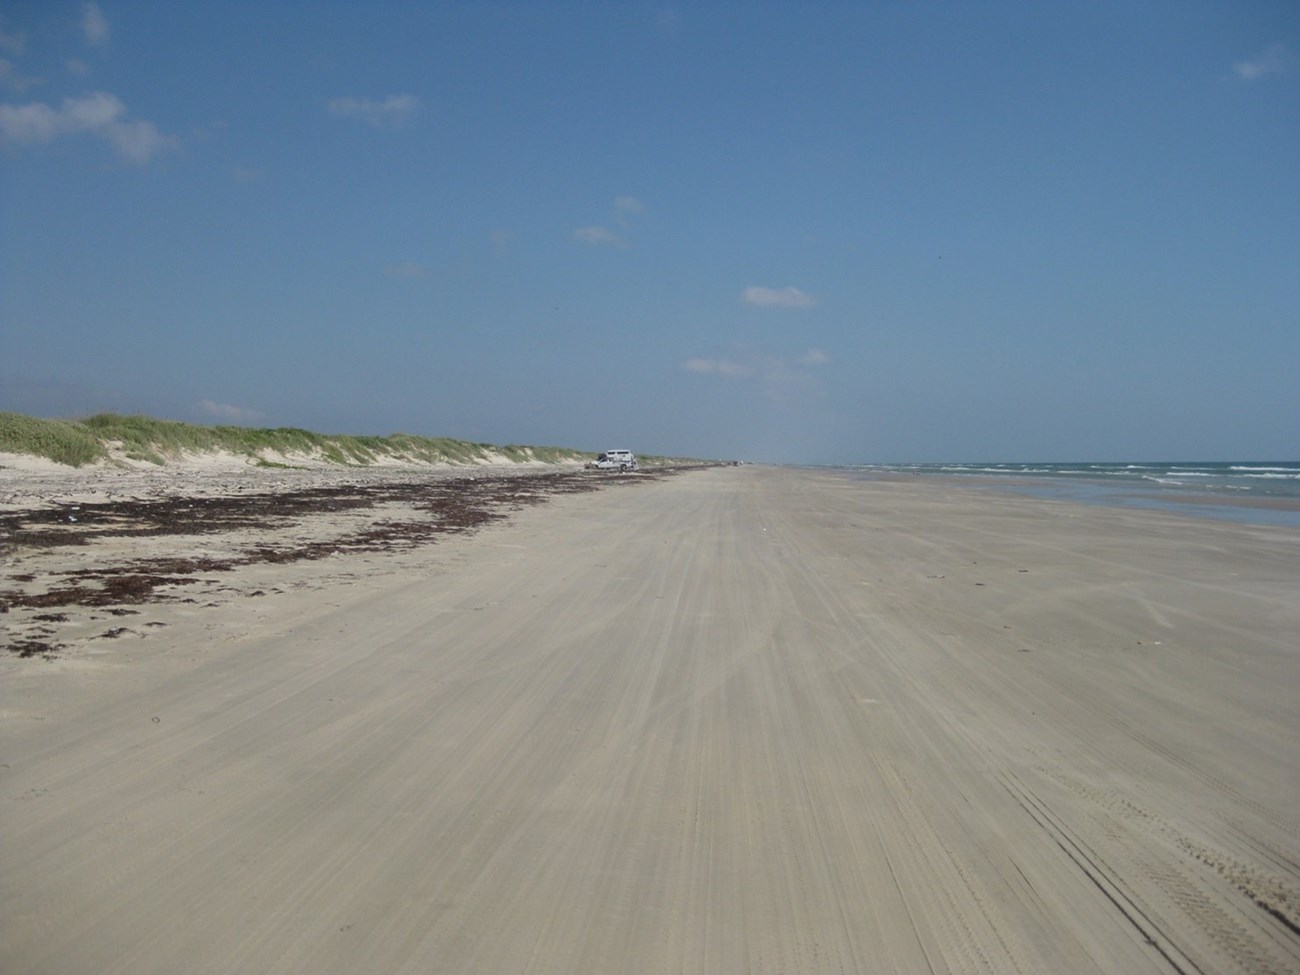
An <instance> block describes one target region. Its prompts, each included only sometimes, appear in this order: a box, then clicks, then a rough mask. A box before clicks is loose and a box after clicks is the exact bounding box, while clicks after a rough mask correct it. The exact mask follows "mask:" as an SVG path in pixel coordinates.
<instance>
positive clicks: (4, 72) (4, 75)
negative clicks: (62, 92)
mask: <svg viewBox="0 0 1300 975" xmlns="http://www.w3.org/2000/svg"><path fill="white" fill-rule="evenodd" d="M39 84H41V79H40V78H30V77H28V76H27V75H25V74H23V73H22V71H20V70H19V68H18V65H16V64H14V63H13V62H12V61H10V60H9V59H8V58H0V85H3V86H4V87H5V88H8V89H9V90H10V91H16V92H18V93H20V94H21V93H22V92H24V91H26V90H27V89H28V88H33V87H35V86H36V85H39Z"/></svg>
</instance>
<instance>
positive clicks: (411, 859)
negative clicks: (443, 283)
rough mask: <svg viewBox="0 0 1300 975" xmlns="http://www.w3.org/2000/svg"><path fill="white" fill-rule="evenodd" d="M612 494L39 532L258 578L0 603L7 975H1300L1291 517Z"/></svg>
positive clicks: (672, 479) (37, 578)
mask: <svg viewBox="0 0 1300 975" xmlns="http://www.w3.org/2000/svg"><path fill="white" fill-rule="evenodd" d="M576 476H577V477H582V475H576ZM606 487H607V489H604V490H595V491H567V490H558V491H554V492H550V493H548V494H547V496H546V497H545V498H544V499H541V501H542V503H518V504H515V503H511V502H509V501H508V500H501V499H498V500H495V501H490V502H489V503H488V506H487V508H486V509H485V510H491V511H493V512H495V513H498V514H500V515H501V517H492V518H483V519H481V520H478V521H476V522H475V523H474V524H473V525H471V526H467V527H466V530H463V531H451V532H444V533H439V534H431V535H429V536H428V537H424V538H420V539H417V540H415V541H414V542H412V543H411V544H404V543H403V544H394V545H392V546H389V547H388V548H385V547H383V546H379V547H369V548H368V547H366V546H364V545H362V544H360V543H358V544H357V545H356V546H355V547H350V546H349V545H348V544H339V545H336V546H334V547H333V548H331V550H330V551H328V552H325V551H324V550H323V549H321V550H317V551H318V556H319V557H315V558H301V559H294V560H286V561H283V562H277V561H275V560H274V559H261V560H256V559H250V560H248V561H244V562H239V561H238V560H239V559H241V558H245V557H247V556H248V553H250V552H254V551H256V550H257V549H258V548H259V547H260V548H264V549H266V550H268V551H280V550H285V551H290V550H293V548H294V546H295V545H299V546H301V544H304V543H303V540H302V539H303V533H304V532H307V533H308V534H309V535H311V537H310V538H308V539H307V540H308V541H311V540H312V539H315V540H317V541H320V540H324V539H326V538H334V539H339V540H342V539H354V540H355V539H358V538H360V537H362V536H363V535H364V534H365V532H367V531H369V530H372V529H374V528H375V526H376V525H377V524H378V523H379V522H382V521H383V520H384V519H385V518H388V519H389V520H393V521H396V522H406V521H415V520H418V519H417V518H416V515H414V514H412V512H413V511H417V510H418V506H419V501H418V500H413V499H412V498H410V497H396V496H393V495H386V496H385V498H384V500H383V501H382V503H376V504H375V505H372V506H370V507H366V506H358V507H353V508H348V509H347V510H340V511H336V512H332V513H330V514H329V515H328V516H324V515H305V514H301V513H299V514H294V515H292V516H286V517H285V518H284V519H282V520H279V521H277V520H276V519H274V518H270V519H268V520H267V521H266V522H264V523H263V524H261V525H260V526H256V525H254V526H249V525H245V526H242V527H241V528H239V529H238V531H237V532H236V533H235V534H231V533H228V532H217V533H214V534H211V535H207V534H204V535H198V534H195V535H190V536H178V535H174V534H173V535H146V534H136V535H129V534H128V535H119V536H113V537H110V536H105V537H103V538H100V539H96V540H94V541H91V542H89V543H88V544H85V545H67V546H62V547H58V546H54V547H47V548H39V547H38V546H37V545H36V544H35V542H33V543H32V546H31V547H29V548H27V549H19V550H18V551H17V553H16V554H14V555H13V556H12V557H11V559H10V560H9V562H8V563H7V565H6V571H7V573H8V574H9V575H10V577H11V578H9V579H6V580H4V582H3V583H0V590H8V591H11V592H22V593H26V594H29V595H33V596H34V595H36V594H38V593H39V592H42V591H54V590H57V589H58V588H59V586H60V585H64V584H65V582H66V583H68V584H72V583H73V582H75V583H76V584H80V585H83V586H85V587H88V588H96V587H103V586H104V584H105V582H106V580H111V579H114V578H118V577H121V576H122V575H123V574H124V573H123V572H121V571H118V572H114V573H110V574H109V575H108V576H103V575H101V576H85V577H81V578H80V579H79V580H77V579H74V577H59V578H62V579H64V582H60V581H58V579H56V578H55V575H54V570H53V566H54V565H56V564H58V565H61V566H63V569H62V570H58V571H65V570H66V571H74V570H79V569H94V568H95V567H96V566H100V565H105V564H109V563H111V564H113V565H118V566H122V565H127V564H131V563H132V560H135V561H137V562H138V561H140V560H148V559H154V558H172V559H190V560H191V561H196V562H197V560H199V559H203V558H208V559H212V560H214V561H219V560H221V559H224V560H225V561H226V562H229V563H232V564H229V565H226V566H223V567H219V568H218V567H213V566H207V567H203V566H200V567H199V568H196V570H195V571H193V572H190V573H183V572H179V571H176V572H171V573H170V575H171V576H173V577H175V578H174V579H173V580H172V581H171V582H169V583H167V584H163V585H159V586H157V587H154V588H153V589H152V590H151V596H150V598H149V599H146V600H142V601H140V602H137V603H129V602H128V603H121V604H112V605H109V604H107V603H106V604H103V605H99V606H95V605H89V606H86V605H79V606H75V607H71V608H68V607H64V608H62V609H60V608H58V607H55V606H52V605H51V606H45V607H38V606H28V605H24V606H18V605H15V606H14V607H13V608H12V609H11V610H10V612H9V613H8V614H5V616H4V617H2V618H0V619H4V620H5V623H4V625H5V626H6V627H10V626H11V621H12V620H15V619H19V618H20V617H21V619H20V622H22V623H23V625H24V626H26V625H28V621H29V619H30V616H32V615H36V614H39V613H58V612H64V613H68V614H69V615H70V616H76V617H77V619H76V620H73V619H71V618H70V619H69V620H66V621H64V622H61V623H55V622H51V623H47V624H46V625H48V626H49V627H51V628H52V629H53V630H54V631H55V632H52V633H50V634H47V635H46V637H45V638H46V639H47V640H48V641H50V642H59V643H62V644H63V646H62V647H61V648H59V649H58V650H57V651H55V652H51V653H49V654H48V655H47V656H49V657H50V658H51V659H45V656H42V655H39V654H38V655H35V656H30V657H27V658H22V657H20V656H19V655H18V654H16V653H12V652H6V653H4V654H2V655H0V667H2V668H3V673H0V681H2V685H0V686H2V687H3V691H2V693H3V698H2V699H0V705H2V706H0V741H3V751H4V754H3V756H2V757H0V817H2V818H0V821H2V822H3V823H4V829H3V831H2V832H0V970H2V971H4V972H6V973H20V972H61V973H81V972H85V973H90V972H95V973H101V972H123V973H125V972H133V973H134V972H171V971H188V972H228V971H236V970H242V971H258V972H313V973H315V972H340V973H341V972H355V971H378V972H428V971H442V972H475V971H479V972H506V971H510V972H515V971H519V972H524V971H528V972H595V971H602V972H664V971H679V972H699V973H712V972H915V971H934V972H975V971H988V972H1017V971H1019V972H1090V971H1091V972H1117V971H1122V972H1197V971H1204V972H1210V971H1213V972H1263V971H1297V970H1300V762H1297V758H1296V756H1297V755H1300V650H1297V644H1298V643H1300V640H1297V635H1298V634H1300V532H1297V531H1295V530H1293V529H1285V528H1266V527H1256V526H1250V525H1243V524H1235V523H1230V522H1212V521H1208V520H1197V519H1193V518H1187V517H1180V516H1177V515H1173V514H1166V513H1162V512H1152V511H1143V510H1136V509H1134V510H1127V509H1117V508H1107V507H1100V506H1090V505H1083V504H1074V503H1069V502H1055V501H1047V500H1038V499H1030V498H1020V497H1015V496H1010V495H1000V494H996V493H994V492H983V491H970V490H962V489H960V488H953V487H951V486H946V485H940V484H933V483H928V482H926V481H925V479H920V478H918V479H912V480H910V481H904V482H885V481H881V482H862V481H858V480H854V479H851V478H848V477H844V476H838V475H835V474H831V473H822V472H808V471H794V470H774V469H765V468H756V467H741V468H714V469H707V470H700V471H692V472H687V473H682V474H679V475H676V476H665V477H659V478H628V479H624V480H623V481H621V482H619V483H618V484H607V485H606ZM385 490H387V489H385ZM526 493H527V492H526ZM308 507H311V506H310V505H309V506H308ZM233 510H234V511H235V512H236V513H237V511H238V509H237V508H235V509H233ZM234 516H235V515H234V514H232V515H231V517H232V518H233V517H234ZM421 517H423V516H421ZM430 517H433V516H430ZM313 518H324V519H325V522H317V521H313V520H312V519H313ZM107 521H108V522H111V519H108V520H107ZM126 521H127V522H129V521H130V519H126ZM106 523H107V522H106ZM325 523H328V524H329V525H332V527H329V528H328V530H325V529H324V528H323V527H322V525H323V524H325ZM70 524H72V523H67V522H65V523H64V525H65V526H69V525H70ZM76 524H80V522H77V523H76ZM118 524H119V527H121V524H122V523H121V522H119V523H118ZM307 525H315V527H312V528H310V530H309V529H308V528H307V527H306V526H307ZM50 528H51V530H57V531H63V530H64V528H60V527H59V526H58V524H57V523H56V524H53V525H51V526H50ZM318 529H319V530H320V533H319V534H311V533H314V532H317V530H318ZM239 532H244V533H246V534H239ZM295 539H296V541H295ZM241 553H242V554H241ZM51 560H54V561H51ZM59 560H62V561H59ZM113 560H117V561H116V562H114V561H113ZM234 563H238V564H234ZM137 574H138V573H137ZM162 574H163V575H168V573H162ZM21 575H30V576H31V577H32V578H31V579H30V580H28V581H26V582H22V581H18V582H14V581H13V579H12V577H13V576H21ZM186 577H189V578H194V579H199V580H204V581H199V582H190V583H185V582H178V581H176V580H177V579H183V578H186ZM192 592H202V593H203V595H204V599H202V600H200V599H197V598H195V597H192V596H190V595H189V594H190V593H192ZM154 597H157V598H154ZM10 598H11V600H12V598H13V597H12V596H11V597H10ZM185 598H195V602H193V603H186V602H184V601H183V600H184V599H185ZM207 603H211V604H212V605H207ZM114 609H131V610H136V611H137V612H136V614H135V615H130V616H126V617H114V616H110V615H109V614H110V612H111V611H112V610H114ZM99 614H102V615H99ZM96 615H99V618H97V619H89V618H88V617H91V616H96ZM122 620H127V622H125V623H124V622H122ZM152 623H160V624H164V625H161V626H151V625H150V624H152ZM116 626H123V627H125V628H126V630H127V631H126V632H122V633H120V634H118V635H117V636H116V637H113V638H108V637H105V636H102V635H100V633H99V632H98V631H97V629H96V628H98V627H104V628H105V629H111V628H113V627H116ZM32 638H33V639H34V638H35V637H32Z"/></svg>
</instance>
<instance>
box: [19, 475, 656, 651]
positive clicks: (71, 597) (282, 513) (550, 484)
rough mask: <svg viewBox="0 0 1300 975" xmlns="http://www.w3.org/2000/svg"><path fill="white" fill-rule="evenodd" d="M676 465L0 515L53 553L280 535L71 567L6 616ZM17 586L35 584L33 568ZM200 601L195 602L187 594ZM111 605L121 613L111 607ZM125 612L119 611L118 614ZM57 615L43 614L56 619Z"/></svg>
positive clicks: (274, 560) (422, 536)
mask: <svg viewBox="0 0 1300 975" xmlns="http://www.w3.org/2000/svg"><path fill="white" fill-rule="evenodd" d="M676 471H677V469H675V468H660V469H656V470H654V471H643V472H641V473H638V474H637V475H634V476H631V477H609V476H602V475H599V474H596V475H593V474H590V473H586V472H554V473H545V474H509V475H476V476H468V477H456V478H445V479H437V480H430V481H426V482H417V483H412V482H391V483H386V484H373V485H342V486H336V487H313V488H305V489H302V490H296V491H295V490H288V491H268V492H264V493H249V494H240V495H234V496H222V497H201V498H200V497H166V498H158V499H150V500H124V501H103V502H82V503H80V504H77V505H63V506H60V507H57V508H46V509H31V510H26V511H17V512H9V513H6V514H4V515H0V538H3V540H4V542H5V544H6V546H17V547H27V548H45V549H52V548H56V547H61V546H71V545H86V544H87V543H89V542H92V541H94V540H95V539H97V538H137V537H151V536H176V537H178V538H179V537H185V536H196V535H212V534H221V533H225V532H231V531H236V530H240V529H267V530H271V531H277V532H278V533H279V536H280V538H283V539H285V540H287V541H278V542H277V543H275V544H266V543H261V544H254V545H250V546H249V547H247V548H245V549H243V550H242V551H241V552H239V553H238V554H236V555H234V556H233V557H227V558H185V557H171V558H151V559H137V560H133V561H130V562H126V563H123V564H120V565H115V566H108V567H97V568H85V569H75V570H71V571H68V572H64V573H61V576H62V581H60V582H57V583H55V584H53V585H51V586H49V587H48V588H47V589H45V590H44V591H40V592H31V591H26V590H24V589H13V588H11V589H5V590H0V613H7V612H8V611H9V609H10V608H18V607H26V608H34V609H51V608H55V607H68V606H82V607H122V606H127V605H138V604H141V603H148V602H162V601H165V600H171V599H175V598H176V597H175V596H174V595H172V594H171V593H169V592H166V591H160V590H166V589H170V588H171V587H176V586H187V585H193V584H195V583H197V582H200V581H202V580H201V579H200V576H201V575H208V574H212V573H221V572H228V571H231V570H233V569H236V568H239V567H241V566H247V565H256V564H258V563H271V564H288V563H293V562H302V561H310V560H315V559H322V558H326V557H328V556H331V555H335V554H337V553H345V552H389V551H396V550H401V549H409V548H413V547H415V546H417V545H422V544H426V543H428V542H431V541H433V540H434V539H436V538H437V537H438V536H440V535H445V534H449V533H458V534H463V533H467V532H472V531H474V530H475V529H477V528H479V527H481V526H482V525H485V524H487V523H489V522H491V521H495V520H497V519H499V518H503V517H505V516H506V515H507V514H509V512H511V511H517V510H520V509H522V508H524V507H525V506H528V505H533V504H540V503H542V502H544V501H546V500H547V499H548V498H549V497H551V496H553V495H557V494H573V493H578V492H583V491H594V490H596V489H597V488H599V487H603V486H605V485H612V484H633V483H638V482H643V481H645V480H649V479H655V478H658V477H663V476H666V475H668V474H672V473H675V472H676ZM385 504H402V505H406V506H407V507H408V509H412V510H413V512H414V515H415V516H414V517H406V518H397V517H394V518H387V519H379V520H375V521H372V522H369V523H367V524H366V526H365V527H364V528H362V529H360V530H357V531H355V532H352V533H350V534H345V535H341V536H338V537H334V538H330V539H327V540H314V541H300V542H297V543H295V542H294V541H293V539H294V536H295V532H294V531H293V526H294V525H295V524H296V523H301V522H304V521H306V520H307V519H310V518H312V517H315V516H319V515H323V514H331V513H338V512H349V511H364V510H368V509H372V508H374V507H375V506H377V505H385ZM10 581H23V582H32V581H35V579H34V577H33V576H31V575H30V574H27V575H22V576H17V575H15V576H11V577H10ZM184 601H186V602H193V600H184ZM110 612H114V611H113V610H110ZM117 612H121V610H120V609H119V610H118V611H117ZM55 615H58V614H43V615H42V616H41V617H37V618H42V619H46V620H50V621H53V618H54V616H55ZM6 642H7V643H8V644H9V646H8V649H9V650H10V652H12V653H16V654H18V655H19V656H21V657H35V656H41V657H45V658H47V659H48V658H50V657H52V656H53V655H54V654H55V651H56V650H58V649H61V648H62V645H61V644H55V643H49V642H45V641H41V640H35V639H24V640H12V641H6Z"/></svg>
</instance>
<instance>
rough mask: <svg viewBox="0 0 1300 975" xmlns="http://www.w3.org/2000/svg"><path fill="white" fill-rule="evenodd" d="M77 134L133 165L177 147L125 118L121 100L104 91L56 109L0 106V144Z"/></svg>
mask: <svg viewBox="0 0 1300 975" xmlns="http://www.w3.org/2000/svg"><path fill="white" fill-rule="evenodd" d="M80 133H89V134H91V135H94V136H98V137H99V138H101V139H103V140H104V141H105V142H107V143H108V144H109V145H110V146H112V147H113V150H114V151H115V152H116V153H117V154H118V156H120V157H121V158H122V159H124V160H126V161H127V162H130V163H134V164H135V165H137V166H139V165H143V164H144V163H146V162H148V161H149V160H150V159H152V158H153V157H154V156H155V155H157V154H158V153H160V152H163V151H164V150H167V149H177V148H179V147H180V140H179V139H177V138H176V137H175V136H171V135H164V134H163V133H162V132H160V131H159V130H158V127H157V126H155V125H154V124H153V123H152V122H147V121H145V120H144V119H133V118H130V117H128V115H127V110H126V106H125V105H124V104H122V101H121V99H119V98H118V97H117V96H116V95H111V94H109V93H108V92H103V91H96V92H92V93H91V94H89V95H85V96H83V97H81V98H65V99H63V104H62V105H61V106H60V107H58V108H54V107H53V106H51V105H48V104H46V103H45V102H29V103H28V104H26V105H0V142H4V143H6V144H9V145H13V146H30V145H43V144H45V143H48V142H53V141H54V140H55V139H58V138H61V137H63V136H68V135H77V134H80Z"/></svg>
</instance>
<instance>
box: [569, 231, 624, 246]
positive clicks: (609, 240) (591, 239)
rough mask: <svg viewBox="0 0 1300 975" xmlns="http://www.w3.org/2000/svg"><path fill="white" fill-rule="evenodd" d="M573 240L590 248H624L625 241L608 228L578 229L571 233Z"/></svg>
mask: <svg viewBox="0 0 1300 975" xmlns="http://www.w3.org/2000/svg"><path fill="white" fill-rule="evenodd" d="M573 239H574V240H580V241H582V242H583V243H584V244H590V245H591V246H592V247H626V246H627V241H625V240H624V239H623V238H622V237H620V236H619V235H618V234H616V233H614V231H612V230H610V229H609V228H608V227H601V226H592V227H578V228H577V229H576V230H574V232H573Z"/></svg>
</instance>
